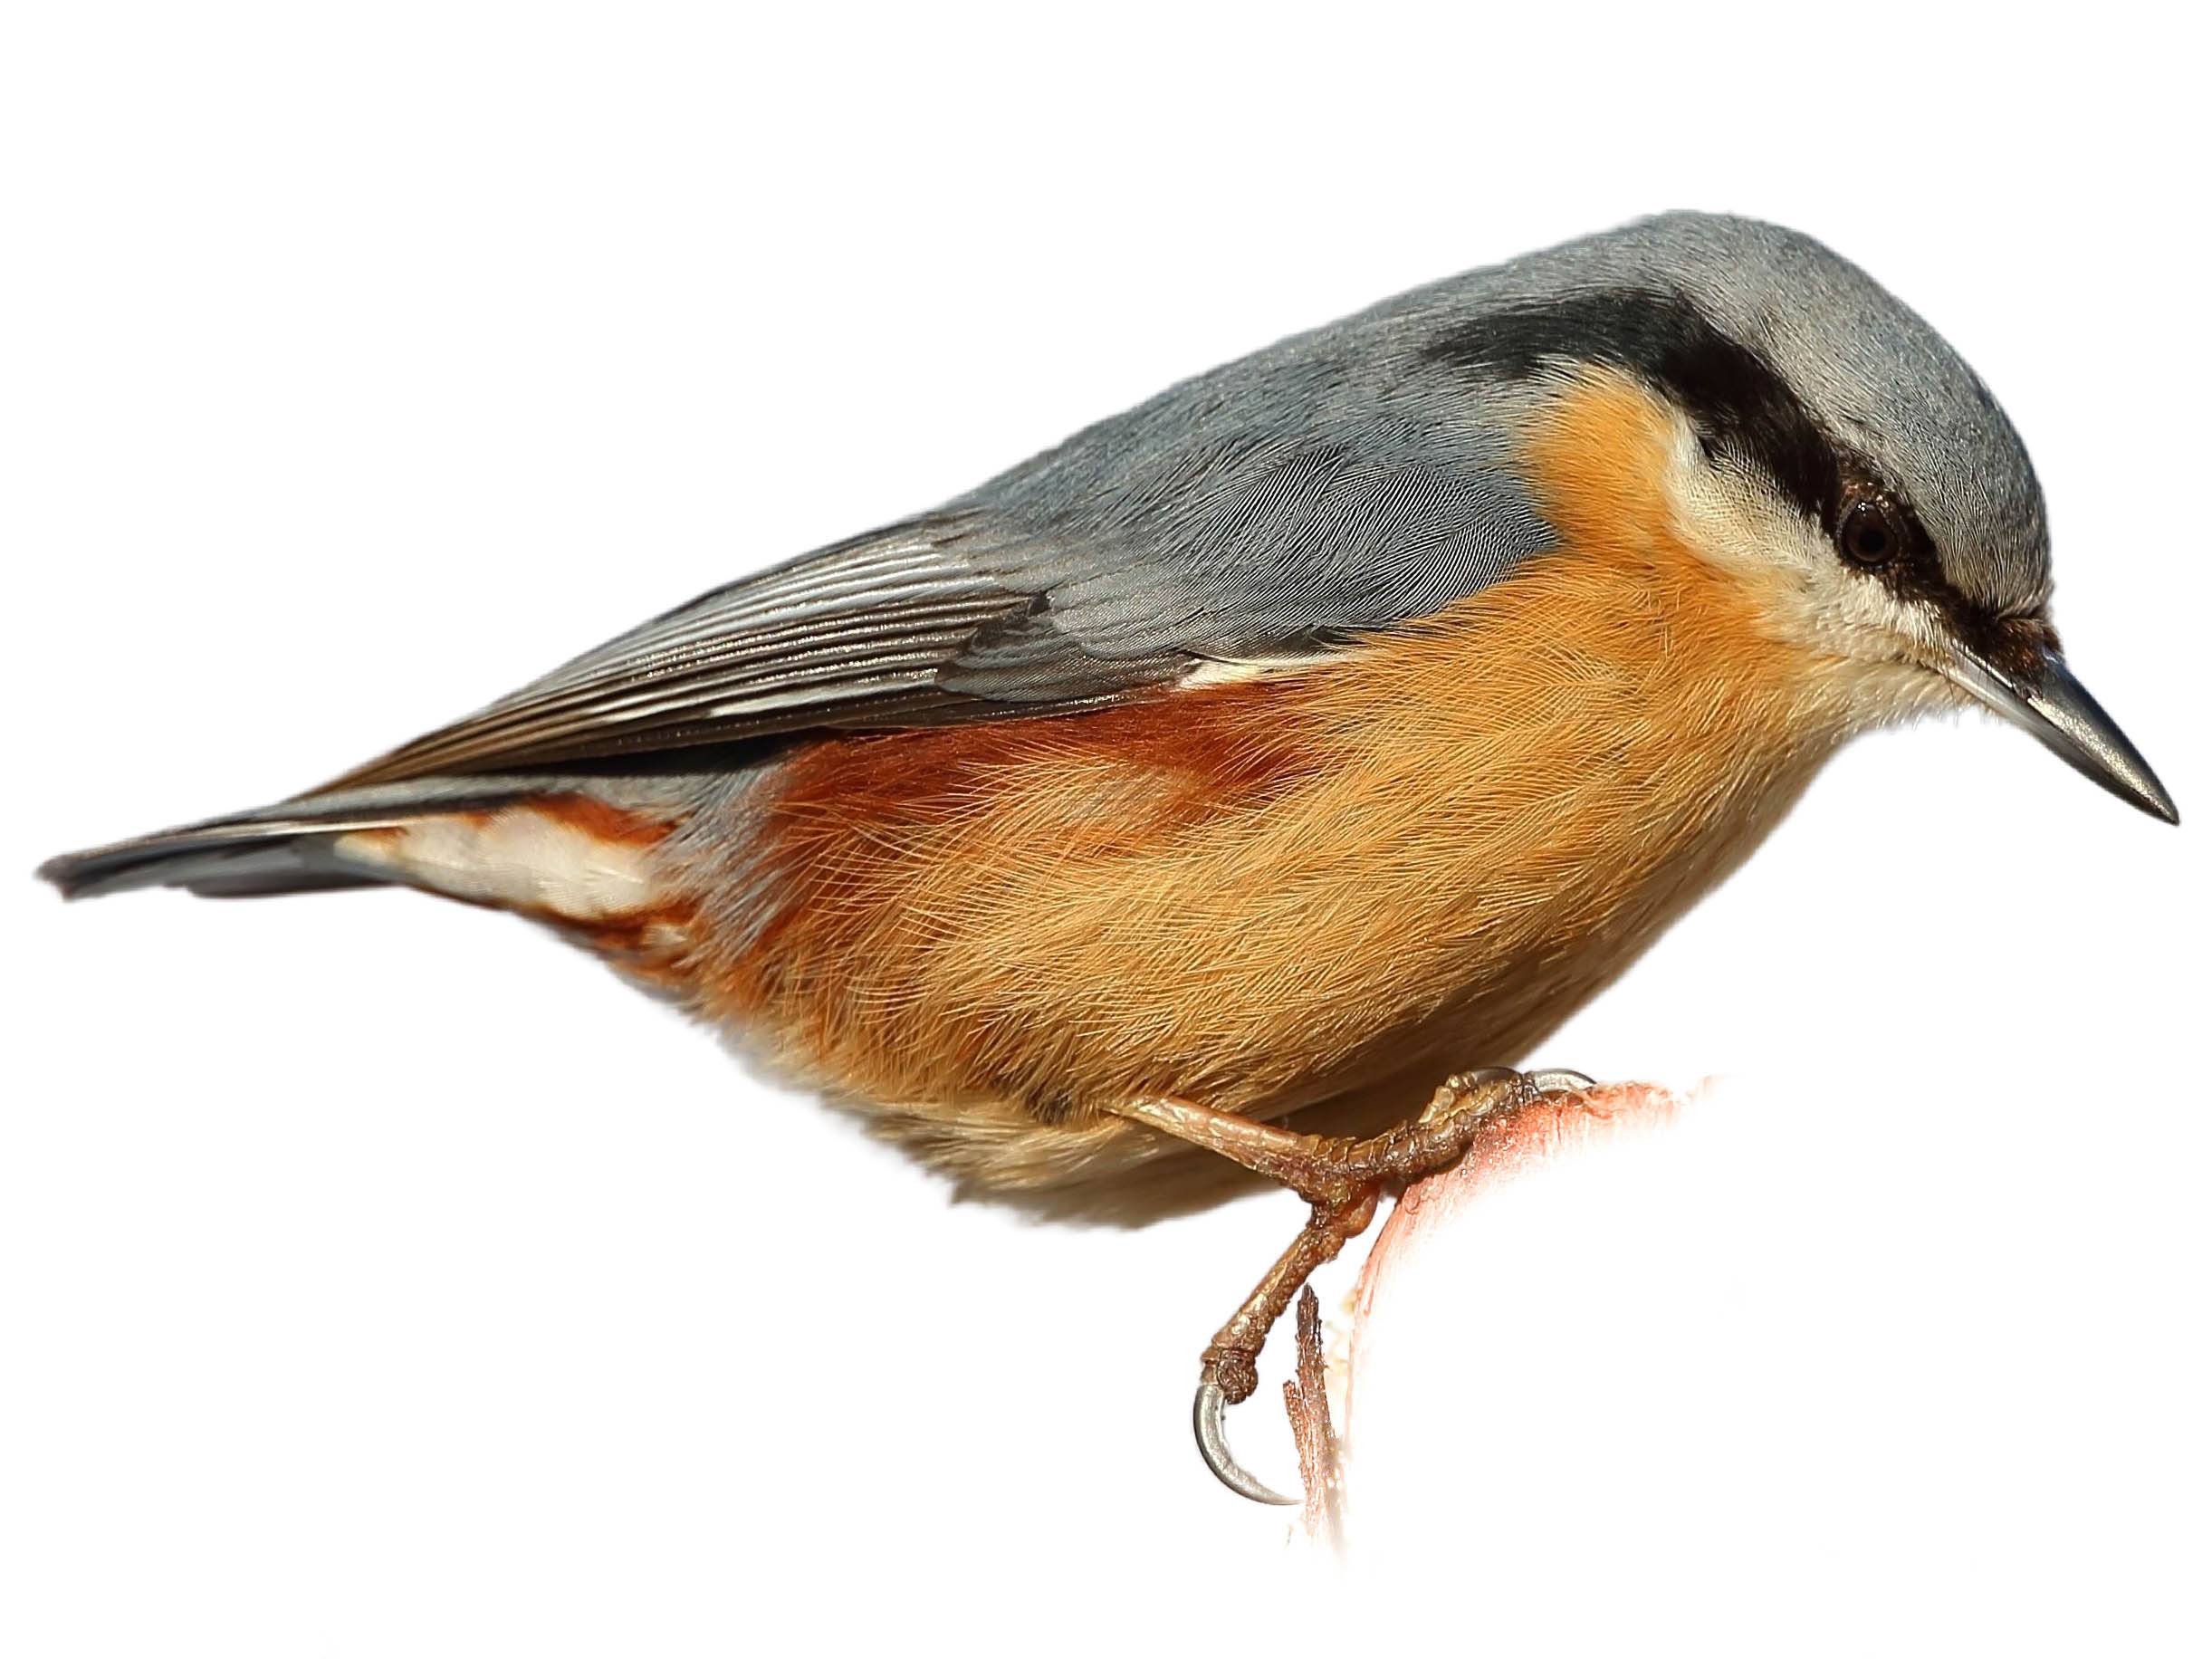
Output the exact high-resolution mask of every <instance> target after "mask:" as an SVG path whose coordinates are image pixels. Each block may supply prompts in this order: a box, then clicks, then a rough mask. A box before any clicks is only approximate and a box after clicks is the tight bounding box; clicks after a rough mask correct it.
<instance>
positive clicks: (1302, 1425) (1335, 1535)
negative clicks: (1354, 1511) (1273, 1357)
mask: <svg viewBox="0 0 2212 1659" xmlns="http://www.w3.org/2000/svg"><path fill="white" fill-rule="evenodd" d="M1283 1405H1284V1407H1285V1408H1286V1409H1287V1410H1288V1412H1289V1414H1290V1433H1291V1435H1292V1437H1293V1438H1294V1439H1295V1440H1296V1441H1297V1442H1298V1479H1299V1480H1300V1481H1301V1482H1304V1483H1305V1488H1306V1510H1305V1520H1306V1536H1307V1538H1309V1539H1312V1540H1313V1541H1314V1542H1315V1543H1317V1544H1319V1545H1321V1546H1323V1547H1324V1548H1325V1549H1328V1550H1330V1551H1331V1552H1332V1553H1337V1552H1341V1551H1342V1550H1343V1549H1344V1464H1343V1462H1342V1460H1341V1459H1340V1458H1339V1457H1338V1455H1337V1446H1336V1427H1335V1425H1334V1424H1331V1423H1330V1422H1329V1411H1328V1379H1327V1378H1326V1376H1324V1375H1323V1371H1322V1359H1321V1302H1320V1299H1319V1298H1317V1296H1315V1295H1314V1290H1313V1287H1312V1286H1311V1285H1307V1287H1306V1288H1305V1289H1304V1290H1301V1291H1299V1292H1298V1376H1297V1379H1296V1380H1295V1381H1291V1382H1286V1383H1285V1384H1284V1385H1283Z"/></svg>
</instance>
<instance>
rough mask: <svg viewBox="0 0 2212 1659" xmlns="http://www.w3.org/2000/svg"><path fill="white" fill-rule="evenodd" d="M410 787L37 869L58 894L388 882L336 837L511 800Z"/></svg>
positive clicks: (175, 833) (124, 845) (260, 890)
mask: <svg viewBox="0 0 2212 1659" xmlns="http://www.w3.org/2000/svg"><path fill="white" fill-rule="evenodd" d="M425 795H426V791H424V790H423V789H422V788H420V787H419V786H417V787H412V788H409V787H407V786H401V787H398V788H386V789H381V790H359V791H349V792H348V793H346V794H344V795H336V796H331V797H329V798H328V799H319V800H315V801H286V802H283V803H282V804H280V805H277V806H273V807H263V808H262V809H260V810H257V811H253V812H241V813H239V814H237V815H236V816H235V817H231V818H215V819H210V820H207V821H206V823H199V824H187V825H186V826H184V827H183V828H181V829H177V830H158V831H157V832H155V833H154V834H152V835H141V836H137V837H134V838H132V839H129V840H128V841H117V842H115V843H113V844H112V845H111V846H107V847H93V848H90V849H86V850H85V851H83V852H65V853H63V854H62V855H61V856H60V857H59V858H49V859H47V860H46V862H45V863H43V864H42V865H40V866H39V867H38V873H39V875H40V876H41V877H43V878H44V879H45V880H48V881H51V882H52V883H53V885H54V886H55V887H59V888H60V889H61V890H62V897H64V898H94V897H99V896H100V895H101V894H103V893H128V892H130V891H132V890H134V889H136V888H139V887H186V888H189V889H190V890H191V891H192V892H195V893H197V894H200V895H202V896H203V897H209V898H244V897H253V896H256V895H262V894H273V893H311V892H319V891H322V890H326V889H329V888H332V887H383V886H386V885H388V884H389V882H390V880H391V877H389V876H388V875H386V874H379V873H378V872H377V871H376V870H374V869H370V868H364V867H362V866H359V865H356V864H350V863H349V862H348V861H347V860H346V859H345V858H343V857H341V856H340V854H339V852H338V851H337V843H338V839H339V838H340V836H343V835H346V834H349V833H350V832H351V831H353V830H383V829H389V828H391V827H393V826H394V825H397V824H404V823H407V822H409V821H410V820H416V819H420V818H424V817H426V816H431V815H434V814H437V813H444V812H459V811H469V810H475V809H479V808H484V807H489V806H495V805H498V804H499V803H500V802H501V801H505V800H510V799H512V793H511V792H510V791H502V790H490V791H487V790H485V789H484V788H483V786H482V784H481V782H478V783H477V784H476V785H474V789H473V792H472V793H470V794H468V795H462V794H460V793H458V792H457V791H456V792H455V793H454V794H452V795H443V794H434V795H431V796H430V798H428V799H426V798H425Z"/></svg>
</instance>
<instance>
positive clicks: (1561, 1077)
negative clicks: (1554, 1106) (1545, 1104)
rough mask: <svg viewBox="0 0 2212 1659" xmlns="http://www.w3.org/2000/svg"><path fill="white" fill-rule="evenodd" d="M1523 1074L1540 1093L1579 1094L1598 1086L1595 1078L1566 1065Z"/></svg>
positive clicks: (1530, 1086)
mask: <svg viewBox="0 0 2212 1659" xmlns="http://www.w3.org/2000/svg"><path fill="white" fill-rule="evenodd" d="M1521 1076H1522V1078H1523V1079H1525V1080H1526V1081H1527V1085H1528V1087H1529V1088H1533V1089H1535V1090H1536V1091H1537V1093H1538V1094H1539V1095H1578V1094H1581V1093H1582V1092H1583V1091H1584V1090H1585V1089H1589V1088H1596V1087H1597V1080H1596V1079H1594V1078H1586V1077H1585V1076H1583V1074H1582V1073H1581V1072H1579V1071H1569V1070H1567V1069H1566V1068H1565V1067H1564V1066H1555V1067H1553V1068H1552V1069H1549V1070H1547V1071H1524V1072H1523V1073H1522V1074H1521Z"/></svg>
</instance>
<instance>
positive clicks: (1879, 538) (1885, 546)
mask: <svg viewBox="0 0 2212 1659" xmlns="http://www.w3.org/2000/svg"><path fill="white" fill-rule="evenodd" d="M1835 544H1836V546H1837V547H1838V548H1839V549H1840V550H1841V551H1842V552H1843V557H1844V558H1846V559H1848V560H1850V561H1852V562H1853V564H1863V565H1876V564H1887V563H1889V561H1891V560H1892V559H1894V558H1896V557H1897V555H1898V554H1899V553H1900V552H1901V551H1904V545H1905V527H1904V524H1903V523H1902V522H1901V520H1900V519H1899V517H1898V513H1897V510H1896V509H1895V508H1894V507H1892V506H1891V504H1890V503H1888V502H1886V501H1882V500H1881V499H1880V498H1879V497H1876V496H1862V497H1861V498H1860V499H1859V500H1857V501H1855V502H1853V503H1852V504H1851V505H1850V506H1849V507H1848V508H1847V509H1845V511H1844V513H1843V519H1842V521H1841V522H1840V523H1837V525H1836V527H1835Z"/></svg>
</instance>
